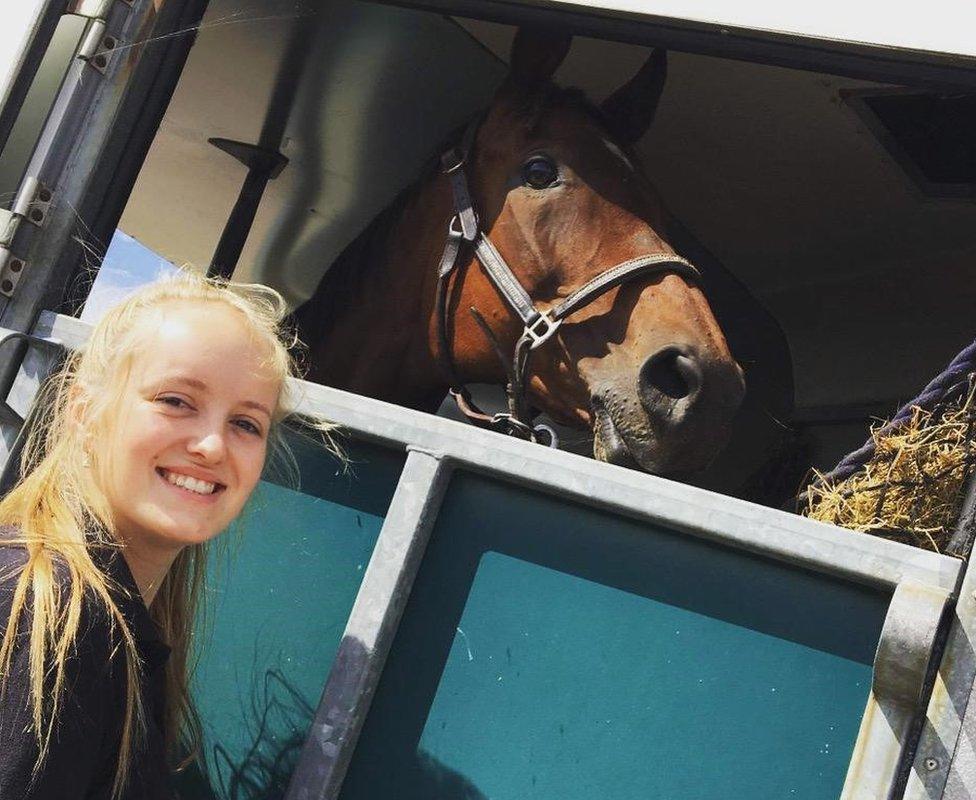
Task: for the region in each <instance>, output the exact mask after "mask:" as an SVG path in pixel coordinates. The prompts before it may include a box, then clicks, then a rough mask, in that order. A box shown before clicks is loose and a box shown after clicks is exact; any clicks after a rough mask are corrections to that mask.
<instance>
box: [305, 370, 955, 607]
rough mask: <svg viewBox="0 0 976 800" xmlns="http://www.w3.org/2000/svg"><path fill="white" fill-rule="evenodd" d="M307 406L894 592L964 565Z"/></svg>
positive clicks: (382, 419)
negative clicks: (910, 582)
mask: <svg viewBox="0 0 976 800" xmlns="http://www.w3.org/2000/svg"><path fill="white" fill-rule="evenodd" d="M295 389H296V391H297V392H298V393H299V396H303V397H304V401H303V402H304V403H305V404H306V407H307V408H309V409H311V410H314V411H315V412H316V413H321V414H324V415H325V416H327V417H329V418H331V419H333V420H335V421H336V422H337V423H339V424H340V425H342V426H343V427H345V428H346V429H348V430H349V431H350V432H355V433H357V434H359V435H362V436H366V437H370V438H373V439H376V440H379V441H382V442H385V443H387V444H394V445H395V444H400V445H402V444H404V443H408V442H409V443H413V444H416V445H418V446H420V447H424V448H429V449H432V450H437V451H439V452H443V453H444V454H445V455H448V456H450V457H451V458H452V459H454V460H456V461H457V462H459V464H463V465H464V466H466V467H467V468H469V469H471V470H474V471H477V472H481V473H486V474H490V475H495V476H498V477H501V478H504V479H507V480H511V481H513V482H516V483H518V484H519V485H521V486H529V487H534V488H537V489H539V490H541V491H544V492H547V493H550V494H555V495H558V496H561V497H565V498H567V499H571V500H574V501H577V502H580V503H583V504H585V505H592V506H598V507H601V508H606V509H608V510H612V511H615V512H617V513H621V514H625V515H627V516H631V517H635V518H638V519H641V520H644V521H646V522H650V523H654V524H658V525H662V526H665V527H668V528H671V529H675V530H680V531H684V532H686V533H690V534H693V535H695V536H700V537H702V538H707V539H711V540H714V541H717V542H720V543H723V544H726V545H729V546H732V547H736V548H743V549H747V550H751V551H754V552H757V553H762V554H764V555H767V556H770V557H772V558H776V559H779V560H782V561H786V562H789V563H792V564H796V565H798V566H802V567H806V568H810V569H813V570H816V571H818V572H826V573H829V574H834V575H838V576H840V577H844V578H849V579H852V580H855V581H858V582H861V583H866V584H871V585H874V586H878V587H882V588H885V589H888V590H891V591H894V589H895V587H897V586H898V584H899V583H901V582H902V581H903V580H906V579H912V580H915V581H918V582H919V583H923V584H927V585H930V586H933V587H936V588H941V589H945V590H947V591H949V592H952V591H954V590H955V587H956V582H957V578H958V576H959V572H960V562H959V561H958V560H957V559H954V558H950V557H948V556H943V555H940V554H938V553H932V552H928V551H925V550H920V549H919V548H915V547H911V546H908V545H904V544H900V543H898V542H891V541H887V540H885V539H881V538H878V537H875V536H869V535H867V534H861V533H857V532H853V531H849V530H844V529H842V528H837V527H835V526H832V525H827V524H824V523H821V522H815V521H813V520H809V519H805V518H802V517H798V516H796V515H793V514H788V513H786V512H782V511H778V510H776V509H771V508H764V507H761V506H757V505H755V504H753V503H748V502H746V501H743V500H737V499H735V498H730V497H726V496H724V495H720V494H716V493H713V492H708V491H705V490H703V489H698V488H696V487H693V486H685V485H683V484H680V483H676V482H674V481H669V480H666V479H664V478H659V477H656V476H653V475H647V474H643V473H640V472H636V471H634V470H629V469H624V468H621V467H616V466H613V465H610V464H603V463H600V462H597V461H594V460H592V459H589V458H585V457H582V456H576V455H573V454H570V453H562V452H560V453H557V452H553V451H550V450H548V448H545V447H541V446H537V445H531V444H527V443H525V442H521V441H517V440H514V439H512V438H509V437H503V436H499V435H497V434H493V433H490V432H487V431H481V430H477V429H474V428H472V427H470V426H466V425H462V424H461V423H457V422H454V421H451V420H445V419H441V418H439V417H432V416H430V415H429V414H421V413H418V412H414V411H410V410H408V409H404V408H400V407H398V406H393V405H390V404H388V403H382V402H380V401H377V400H372V399H369V398H365V397H360V396H358V395H354V394H350V393H347V392H342V391H339V390H336V389H331V388H328V387H325V386H318V385H315V384H309V383H302V384H301V385H300V386H296V387H295Z"/></svg>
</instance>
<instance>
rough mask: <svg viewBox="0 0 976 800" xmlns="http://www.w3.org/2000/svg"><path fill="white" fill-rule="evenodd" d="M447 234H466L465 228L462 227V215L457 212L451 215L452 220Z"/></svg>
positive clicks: (448, 225) (458, 235)
mask: <svg viewBox="0 0 976 800" xmlns="http://www.w3.org/2000/svg"><path fill="white" fill-rule="evenodd" d="M447 235H448V236H457V237H461V236H464V230H463V229H462V228H461V215H460V214H455V215H454V216H453V217H451V221H450V222H449V223H447Z"/></svg>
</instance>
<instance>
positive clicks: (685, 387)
mask: <svg viewBox="0 0 976 800" xmlns="http://www.w3.org/2000/svg"><path fill="white" fill-rule="evenodd" d="M637 380H638V384H637V385H638V386H639V387H640V389H641V393H642V394H643V393H644V392H647V391H649V390H651V389H656V390H657V391H658V392H660V393H661V394H663V395H664V396H666V397H669V398H671V399H672V400H682V399H684V398H685V397H688V396H689V395H693V394H695V393H696V392H697V391H698V388H699V386H701V371H700V369H699V367H698V364H697V363H696V362H695V360H694V359H693V358H691V357H689V356H687V355H685V353H684V352H682V351H681V350H680V349H679V348H677V347H673V346H672V347H665V348H664V349H663V350H659V351H658V352H656V353H655V354H654V355H652V356H651V357H650V358H649V359H647V361H645V362H644V366H642V367H641V370H640V375H639V377H638V379H637Z"/></svg>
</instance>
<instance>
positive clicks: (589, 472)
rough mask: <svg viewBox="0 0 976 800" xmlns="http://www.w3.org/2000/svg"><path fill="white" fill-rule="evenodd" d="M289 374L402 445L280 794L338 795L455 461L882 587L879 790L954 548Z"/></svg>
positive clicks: (874, 718) (865, 755) (912, 706)
mask: <svg viewBox="0 0 976 800" xmlns="http://www.w3.org/2000/svg"><path fill="white" fill-rule="evenodd" d="M90 330H91V328H90V326H89V325H88V324H86V323H83V322H81V321H79V320H77V319H75V318H73V317H65V316H60V315H56V314H52V313H49V312H46V313H44V314H42V315H41V318H40V320H39V323H38V326H37V328H36V329H35V331H34V334H35V336H37V337H39V338H42V339H44V340H45V341H57V342H59V343H61V344H63V345H64V346H65V347H67V348H69V349H71V348H76V347H78V346H79V345H80V344H81V343H82V342H84V341H85V339H86V338H87V336H88V335H89V333H90ZM293 388H294V390H295V394H294V395H293V396H296V397H299V398H301V402H300V404H299V407H298V411H299V412H308V413H312V414H315V415H323V416H325V417H327V418H329V419H332V420H334V421H335V422H337V423H339V424H340V425H341V427H342V429H343V430H344V431H345V432H346V433H348V434H350V435H352V436H355V437H358V438H363V439H367V440H370V441H373V442H376V443H379V444H382V445H385V446H388V447H392V448H399V449H406V450H407V452H408V456H407V461H406V465H405V467H404V470H403V473H402V474H401V476H400V480H399V482H398V484H397V488H396V492H395V494H394V496H393V501H392V503H391V505H390V508H389V510H388V512H387V515H386V521H385V523H384V525H383V528H382V530H381V532H380V535H379V538H378V540H377V542H376V546H375V549H374V552H373V555H372V557H371V559H370V562H369V565H368V567H367V569H366V573H365V576H364V579H363V582H362V585H361V588H360V591H359V594H358V595H357V599H356V602H355V604H354V606H353V609H352V612H351V614H350V617H349V620H348V623H347V625H346V628H345V632H344V634H343V638H342V642H341V644H340V647H339V652H338V654H337V656H336V660H335V663H334V665H333V668H332V670H331V672H330V674H329V677H328V679H327V681H326V684H325V688H324V691H323V695H322V700H321V702H320V704H319V707H318V709H317V711H316V714H315V717H314V720H313V722H312V724H311V726H310V729H309V734H308V737H307V739H306V741H305V745H304V748H303V750H302V755H301V758H300V761H299V764H298V767H297V769H296V771H295V774H294V776H293V778H292V782H291V786H290V789H289V792H288V794H287V797H288V798H289V799H290V800H299V798H301V799H302V800H307V799H309V798H317V799H318V800H326V799H330V800H331V799H332V798H337V797H338V795H339V790H340V788H341V784H342V779H343V777H344V774H345V770H346V768H347V767H348V765H349V761H350V759H351V757H352V754H353V751H354V749H355V746H356V741H357V737H358V735H359V732H360V730H361V728H362V725H363V722H364V720H365V717H366V713H367V711H368V709H369V705H370V702H371V700H372V697H373V693H374V691H375V689H376V686H377V684H378V681H379V677H380V673H381V672H382V669H383V665H384V663H385V661H386V657H387V654H388V652H389V650H390V647H391V645H392V643H393V638H394V635H395V633H396V630H397V626H398V624H399V620H400V617H401V614H402V612H403V609H404V607H405V605H406V602H407V598H408V597H409V594H410V589H411V586H412V584H413V581H414V578H415V576H416V574H417V571H418V569H419V567H420V564H421V562H422V560H423V556H424V550H425V548H426V545H427V541H428V538H429V536H430V533H431V530H432V528H433V525H434V522H435V520H436V518H437V513H438V510H439V508H440V504H441V500H442V498H443V496H444V493H445V491H447V489H448V484H449V481H450V476H451V473H452V471H453V470H454V469H456V468H462V469H465V470H469V471H473V472H476V473H480V474H483V475H488V476H491V477H494V478H496V479H500V480H502V481H506V482H509V483H512V484H515V485H517V486H520V487H528V488H531V489H534V490H537V491H539V492H542V493H545V494H547V495H550V496H554V497H558V498H562V499H565V500H567V501H572V502H574V503H580V504H583V505H587V506H593V507H596V508H599V509H602V510H603V511H606V512H610V513H613V514H618V515H621V516H624V517H629V518H632V519H637V520H641V521H645V522H648V523H653V524H657V525H661V526H663V527H666V528H668V529H670V530H672V531H676V532H678V533H680V534H685V535H689V536H695V537H700V538H704V539H708V540H711V541H714V542H718V543H721V544H723V545H725V546H727V547H731V548H735V549H738V550H744V551H748V552H752V553H756V554H760V555H762V556H765V557H769V558H773V559H777V560H779V561H783V562H787V563H789V564H793V565H796V566H798V567H802V568H804V569H806V570H810V571H813V572H817V573H821V574H824V575H831V576H837V577H841V578H844V579H846V580H849V581H852V582H855V583H860V584H865V585H869V586H873V587H876V588H880V589H882V590H886V591H888V592H890V593H891V601H890V604H889V608H888V613H887V616H886V618H885V623H884V626H883V628H882V631H881V636H880V640H879V644H878V651H877V655H876V657H875V663H874V673H873V679H872V687H871V693H870V696H869V699H868V704H867V708H866V710H865V713H864V716H863V718H862V722H861V727H860V731H859V734H858V738H857V742H856V744H855V748H854V754H853V757H852V759H851V762H850V765H849V770H848V775H847V781H846V783H845V789H844V795H843V796H844V797H845V798H872V799H873V800H877V798H882V797H888V796H889V794H890V793H891V791H892V790H893V788H894V787H895V785H896V781H897V777H898V772H899V767H900V765H901V763H902V761H903V757H904V755H905V748H906V746H907V744H908V742H909V739H910V734H911V728H912V723H913V721H914V720H915V719H916V717H917V716H918V711H919V708H920V703H921V701H922V699H923V697H922V694H923V688H924V685H925V677H926V674H927V670H928V667H929V662H930V660H931V658H932V653H933V648H934V644H935V641H936V635H937V632H938V630H939V623H940V621H941V620H942V618H943V614H944V611H945V609H946V607H947V605H948V604H949V603H950V602H951V601H952V599H953V598H954V597H955V592H956V587H957V583H958V581H959V579H960V576H961V572H962V569H961V567H962V564H961V562H960V561H958V560H957V559H954V558H950V557H948V556H943V555H939V554H936V553H931V552H928V551H925V550H920V549H918V548H914V547H909V546H907V545H903V544H899V543H896V542H889V541H886V540H884V539H879V538H877V537H873V536H868V535H866V534H860V533H853V532H851V531H847V530H843V529H840V528H836V527H833V526H830V525H825V524H823V523H819V522H814V521H812V520H809V519H805V518H802V517H798V516H794V515H791V514H787V513H784V512H781V511H776V510H774V509H769V508H764V507H762V506H757V505H754V504H752V503H747V502H745V501H742V500H736V499H733V498H728V497H725V496H723V495H719V494H715V493H713V492H707V491H704V490H702V489H697V488H694V487H690V486H684V485H682V484H678V483H674V482H672V481H668V480H664V479H662V478H657V477H654V476H651V475H647V474H644V473H639V472H636V471H633V470H628V469H623V468H620V467H615V466H612V465H609V464H602V463H599V462H596V461H593V460H591V459H588V458H583V457H581V456H576V455H572V454H568V453H562V452H558V451H553V450H550V449H548V448H545V447H542V446H540V445H533V444H529V443H526V442H522V441H519V440H515V439H511V438H508V437H505V436H501V435H499V434H495V433H490V432H487V431H482V430H479V429H476V428H473V427H470V426H467V425H463V424H461V423H458V422H454V421H451V420H446V419H441V418H439V417H433V416H431V415H429V414H423V413H420V412H416V411H411V410H408V409H404V408H400V407H399V406H394V405H390V404H388V403H383V402H380V401H377V400H372V399H369V398H365V397H361V396H358V395H353V394H349V393H347V392H342V391H339V390H336V389H331V388H328V387H324V386H319V385H315V384H310V383H305V382H297V383H296V385H295V386H294V387H293Z"/></svg>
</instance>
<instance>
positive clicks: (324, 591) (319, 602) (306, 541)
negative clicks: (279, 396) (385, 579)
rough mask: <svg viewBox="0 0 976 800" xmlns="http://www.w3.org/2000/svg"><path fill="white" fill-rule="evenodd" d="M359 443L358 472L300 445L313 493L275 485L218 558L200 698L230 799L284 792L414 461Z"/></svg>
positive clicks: (211, 755) (305, 480)
mask: <svg viewBox="0 0 976 800" xmlns="http://www.w3.org/2000/svg"><path fill="white" fill-rule="evenodd" d="M347 446H348V447H349V450H350V453H349V455H350V457H351V459H352V464H351V466H350V469H349V471H348V472H346V471H344V470H343V469H342V467H341V465H340V464H339V463H338V462H337V460H336V459H335V458H333V457H332V456H329V455H328V454H327V453H325V452H324V451H323V450H322V449H321V448H315V447H311V446H309V445H307V444H304V445H303V444H300V443H299V444H296V446H295V449H296V455H297V457H298V460H299V466H300V472H301V491H294V490H292V489H288V488H284V487H282V486H279V485H276V484H275V483H272V482H270V481H263V482H262V483H261V485H260V486H259V488H258V490H257V491H256V492H255V496H254V497H253V498H252V500H251V501H250V503H249V506H248V509H247V510H246V511H245V515H244V524H243V529H244V531H243V535H242V537H241V538H240V540H239V541H237V542H232V543H231V544H230V547H229V548H226V549H223V548H222V549H221V550H222V551H221V552H215V553H214V555H213V556H212V557H211V559H210V574H209V576H208V585H207V603H208V606H209V612H210V613H209V615H208V616H209V617H210V620H211V628H212V630H211V632H210V634H209V635H207V633H206V627H205V626H204V627H203V629H202V630H201V633H202V634H203V637H202V640H201V642H199V643H198V648H199V649H200V664H199V668H198V671H197V674H196V676H195V679H194V695H195V697H196V700H197V704H198V708H199V711H200V715H201V717H202V720H203V727H204V732H205V737H206V760H207V766H208V770H207V771H208V774H209V782H210V784H211V786H212V787H213V792H214V794H215V795H216V796H218V797H226V798H233V800H241V799H243V798H253V799H255V800H256V798H265V797H267V798H271V797H279V796H281V795H282V794H283V790H284V788H285V785H286V783H287V778H288V776H289V775H290V774H291V770H292V768H293V767H294V764H295V760H296V758H297V756H298V751H299V750H300V748H301V745H302V742H303V741H304V738H305V732H306V729H307V727H308V724H309V722H310V720H311V716H312V714H313V712H314V709H315V706H316V705H317V704H318V701H319V697H320V695H321V693H322V687H323V685H324V683H325V679H326V677H327V676H328V673H329V670H330V669H331V666H332V661H333V658H334V656H335V653H336V651H337V649H338V646H339V640H340V639H341V637H342V632H343V630H344V628H345V624H346V620H347V618H348V616H349V612H350V610H351V608H352V604H353V601H354V600H355V597H356V593H357V592H358V590H359V585H360V583H361V581H362V577H363V572H364V570H365V569H366V565H367V563H368V561H369V558H370V555H371V554H372V551H373V546H374V544H375V543H376V538H377V536H378V535H379V530H380V527H381V525H382V523H383V517H384V516H385V514H386V510H387V508H388V506H389V504H390V500H391V498H392V496H393V491H394V489H395V487H396V482H397V480H398V478H399V474H400V471H401V469H402V467H403V462H404V455H403V454H402V453H395V452H392V451H388V450H384V449H381V448H378V447H374V446H369V445H365V444H362V443H352V444H348V443H347ZM233 536H234V534H233V533H229V534H228V535H227V537H228V538H230V537H233ZM190 796H191V797H193V798H204V797H209V796H211V794H210V793H209V792H208V791H207V790H205V789H204V788H202V787H200V786H197V787H195V788H194V789H193V790H192V791H191V792H190Z"/></svg>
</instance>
